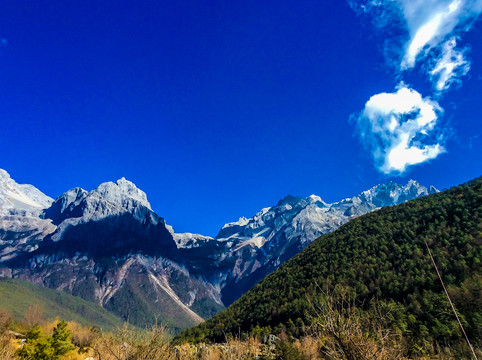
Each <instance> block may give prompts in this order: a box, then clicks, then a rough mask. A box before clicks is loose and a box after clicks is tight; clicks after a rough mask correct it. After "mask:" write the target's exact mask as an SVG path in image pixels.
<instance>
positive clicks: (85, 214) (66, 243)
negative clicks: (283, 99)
mask: <svg viewBox="0 0 482 360" xmlns="http://www.w3.org/2000/svg"><path fill="white" fill-rule="evenodd" d="M2 174H3V175H2ZM0 175H2V176H3V178H4V179H5V181H3V182H0V195H1V196H0V199H7V200H8V199H11V198H13V195H11V194H13V193H21V190H22V189H24V188H27V189H28V191H24V192H23V193H22V194H24V195H23V198H25V199H27V198H28V199H31V200H25V199H24V200H25V201H24V203H25V202H29V201H30V202H31V203H35V204H37V205H36V206H35V207H32V208H31V209H30V210H29V211H26V207H25V205H24V203H20V202H18V201H17V202H13V201H10V200H9V204H10V205H9V208H8V209H7V210H5V211H4V212H3V213H0V277H14V278H22V279H26V280H29V281H31V282H34V283H36V284H41V285H44V286H47V287H50V288H52V289H56V290H59V291H65V292H68V293H70V294H73V295H79V296H81V297H83V298H84V299H86V300H89V301H94V302H97V303H98V304H99V305H101V306H103V307H105V308H108V309H111V310H112V311H113V312H115V313H116V314H117V315H118V316H120V317H121V318H122V319H124V320H129V321H130V322H132V323H134V324H137V325H140V326H143V325H146V324H149V323H152V322H154V321H156V318H157V320H158V321H161V322H164V323H166V324H168V325H169V326H170V327H171V328H172V329H174V330H175V331H177V330H180V329H183V328H186V327H189V326H192V325H194V324H197V323H199V322H200V321H202V319H203V318H204V319H205V318H209V317H211V316H213V315H214V314H215V313H217V312H218V311H220V310H221V309H223V308H224V305H225V304H230V303H231V302H233V301H234V300H236V299H237V298H239V297H240V296H241V295H242V294H243V293H245V292H246V291H248V290H249V289H251V288H252V287H253V285H254V284H256V283H257V282H258V281H259V280H261V279H262V278H264V277H265V276H266V275H267V274H269V273H270V272H272V271H273V270H275V269H277V268H278V267H279V266H280V265H281V264H282V263H283V262H284V261H286V260H288V259H289V258H291V257H292V256H293V255H295V254H297V253H298V252H299V251H301V250H302V249H303V248H304V247H306V246H307V245H308V244H309V243H310V242H311V241H313V240H314V239H315V238H317V237H318V236H319V235H321V234H324V233H327V232H331V231H333V230H335V229H336V228H338V227H339V226H340V225H342V224H344V223H346V222H347V221H349V220H350V219H353V218H354V217H356V216H359V215H362V214H364V213H366V212H370V211H373V210H374V209H377V208H379V207H380V206H387V205H393V204H397V203H399V202H403V201H406V200H409V199H412V198H414V197H419V196H423V195H427V194H429V193H431V192H434V191H437V190H436V189H434V188H429V189H427V188H425V187H424V186H422V185H420V184H418V183H417V182H415V181H413V180H412V181H410V182H409V183H408V184H407V185H405V186H402V185H398V184H395V183H393V182H391V183H387V184H381V185H377V186H375V187H373V188H372V189H370V190H367V191H365V192H363V193H361V194H360V195H358V196H355V197H352V198H348V199H344V200H342V201H339V202H336V203H333V204H328V203H326V202H324V201H323V200H322V199H321V198H320V197H318V196H316V195H311V196H309V197H307V198H300V197H294V196H287V197H285V198H284V199H282V200H280V201H279V203H278V204H277V205H275V206H273V207H269V208H265V209H262V210H261V211H260V212H258V213H257V214H256V215H255V216H253V217H252V218H250V219H247V218H241V219H239V220H238V221H237V222H233V223H228V224H226V225H225V226H223V228H222V229H221V230H220V231H219V234H218V236H217V237H216V238H211V237H207V236H203V235H199V234H191V233H184V234H176V233H175V232H174V231H173V229H172V227H170V226H169V225H167V224H166V222H165V220H164V219H163V218H162V217H160V216H159V215H157V214H156V213H155V212H154V211H153V210H152V208H151V205H150V203H149V201H148V199H147V196H146V194H145V193H144V192H143V191H142V190H140V189H138V188H137V187H136V186H135V184H133V183H132V182H130V181H128V180H126V179H124V178H121V179H119V180H117V181H116V182H106V183H103V184H100V185H99V186H98V187H97V188H95V189H93V190H91V191H87V190H84V189H82V188H78V187H77V188H73V189H71V190H69V191H67V192H65V193H64V194H62V195H60V196H59V197H58V198H57V199H56V200H55V201H54V202H52V199H50V198H48V197H46V196H45V195H43V194H42V193H41V192H40V191H39V190H37V189H35V188H33V186H31V185H18V184H16V182H15V181H13V180H12V179H11V178H10V176H9V175H8V174H7V173H6V172H5V171H3V172H2V173H1V174H0ZM33 189H35V190H33ZM2 194H3V195H2ZM15 196H17V195H15ZM17 198H18V196H17ZM44 207H46V208H44Z"/></svg>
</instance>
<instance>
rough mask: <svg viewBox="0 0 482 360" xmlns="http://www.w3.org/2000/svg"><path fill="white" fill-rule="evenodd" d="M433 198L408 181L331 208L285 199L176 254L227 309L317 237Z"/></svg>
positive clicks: (381, 187) (317, 202)
mask: <svg viewBox="0 0 482 360" xmlns="http://www.w3.org/2000/svg"><path fill="white" fill-rule="evenodd" d="M435 192H438V190H437V189H435V188H434V187H430V188H428V189H427V188H426V187H424V186H422V185H420V184H419V183H417V182H416V181H413V180H410V181H409V182H408V183H407V185H405V186H402V185H399V184H396V183H393V182H389V183H387V184H381V185H377V186H375V187H373V188H371V189H369V190H367V191H364V192H362V193H361V194H359V195H358V196H354V197H352V198H347V199H343V200H341V201H338V202H335V203H332V204H328V203H326V202H324V201H323V200H322V199H321V198H320V197H319V196H316V195H310V196H308V197H307V198H301V197H295V196H291V195H289V196H287V197H285V198H284V199H282V200H280V201H279V202H278V204H277V205H276V206H273V207H268V208H264V209H262V210H261V211H260V212H258V213H257V214H255V215H254V216H253V217H252V218H250V219H247V218H240V219H239V220H238V221H236V222H233V223H228V224H226V225H224V226H223V228H222V229H221V230H220V231H219V234H218V235H217V237H216V238H215V239H211V241H206V240H205V239H202V240H200V241H198V242H196V240H195V237H193V236H191V237H190V240H191V241H190V242H185V244H186V245H185V246H182V250H183V251H184V252H185V257H186V258H189V259H190V260H191V261H190V264H191V271H192V272H193V273H197V272H198V271H201V273H202V274H203V276H205V277H206V278H207V279H209V281H211V282H212V283H213V284H215V285H217V286H219V288H221V295H222V300H223V303H224V304H225V305H226V306H227V305H229V304H231V303H232V302H234V301H235V300H237V299H238V298H239V297H240V296H241V295H242V294H243V293H245V292H246V291H248V290H249V289H251V288H252V287H253V286H254V285H255V284H256V283H257V282H258V281H260V280H261V279H263V278H264V277H265V276H266V275H268V274H269V273H271V272H272V271H273V270H275V269H277V268H278V267H279V266H280V265H281V264H282V263H284V262H285V261H286V260H288V259H290V258H291V257H293V256H294V255H296V254H297V253H299V252H300V251H301V250H302V249H304V248H305V247H306V246H307V245H308V244H310V243H311V242H312V241H313V240H314V239H316V238H317V237H319V236H320V235H323V234H326V233H330V232H332V231H334V230H335V229H337V228H338V227H340V226H341V225H343V224H345V223H346V222H348V221H349V220H351V219H353V218H355V217H357V216H360V215H363V214H366V213H368V212H370V211H373V210H375V209H379V208H380V207H382V206H391V205H396V204H400V203H403V202H405V201H407V200H411V199H414V198H417V197H420V196H424V195H429V194H432V193H435ZM191 235H192V234H191ZM176 236H179V235H178V234H175V238H176ZM214 244H216V246H215V245H214ZM194 249H195V250H194ZM195 253H205V254H207V256H208V258H209V259H210V261H213V264H212V265H209V266H206V265H204V266H203V264H205V263H206V261H205V260H204V259H205V258H204V257H198V256H196V255H195ZM193 255H194V256H193Z"/></svg>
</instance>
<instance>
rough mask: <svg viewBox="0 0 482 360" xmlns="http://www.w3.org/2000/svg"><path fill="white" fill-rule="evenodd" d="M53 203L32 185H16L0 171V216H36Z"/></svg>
mask: <svg viewBox="0 0 482 360" xmlns="http://www.w3.org/2000/svg"><path fill="white" fill-rule="evenodd" d="M53 201H54V200H53V199H52V198H50V197H48V196H47V195H45V194H44V193H42V192H41V191H40V190H39V189H37V188H36V187H34V186H32V185H29V184H18V183H17V182H16V181H15V180H13V179H12V178H11V177H10V174H9V173H8V172H7V171H5V170H3V169H0V214H3V215H15V214H19V215H32V214H34V213H35V214H37V213H39V211H40V210H42V209H45V208H47V207H49V206H50V204H52V202H53Z"/></svg>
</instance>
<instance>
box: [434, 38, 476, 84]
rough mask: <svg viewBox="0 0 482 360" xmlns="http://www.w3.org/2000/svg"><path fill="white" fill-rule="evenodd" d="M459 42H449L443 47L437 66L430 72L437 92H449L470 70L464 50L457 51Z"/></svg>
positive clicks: (436, 62)
mask: <svg viewBox="0 0 482 360" xmlns="http://www.w3.org/2000/svg"><path fill="white" fill-rule="evenodd" d="M456 45H457V40H456V39H455V38H452V39H450V40H447V41H446V42H445V43H444V44H443V47H442V50H441V54H440V56H439V57H438V58H437V59H436V61H435V66H434V67H433V68H432V70H430V79H431V80H432V81H433V82H434V87H435V90H436V91H437V92H439V93H440V92H442V91H444V90H447V89H448V88H449V87H450V85H451V84H452V83H458V82H460V77H462V76H464V75H466V74H467V73H468V72H469V70H470V62H468V61H467V60H465V57H464V52H465V51H464V50H462V51H459V50H455V46H456Z"/></svg>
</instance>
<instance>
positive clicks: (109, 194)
mask: <svg viewBox="0 0 482 360" xmlns="http://www.w3.org/2000/svg"><path fill="white" fill-rule="evenodd" d="M91 193H92V194H95V193H96V194H98V195H100V196H101V197H102V198H103V199H104V200H106V201H110V202H113V203H123V202H125V201H126V198H128V199H132V200H135V201H136V202H138V203H139V204H140V205H142V206H144V207H146V208H148V209H149V210H152V208H151V204H150V203H149V201H148V200H147V195H146V193H145V192H144V191H142V190H140V189H139V188H138V187H137V186H136V185H135V184H134V183H133V182H131V181H129V180H126V179H125V178H124V177H123V178H120V179H119V180H117V181H116V182H115V183H114V182H111V181H109V182H105V183H102V184H100V185H99V186H98V187H97V188H96V189H95V190H93V191H92V192H91Z"/></svg>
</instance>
